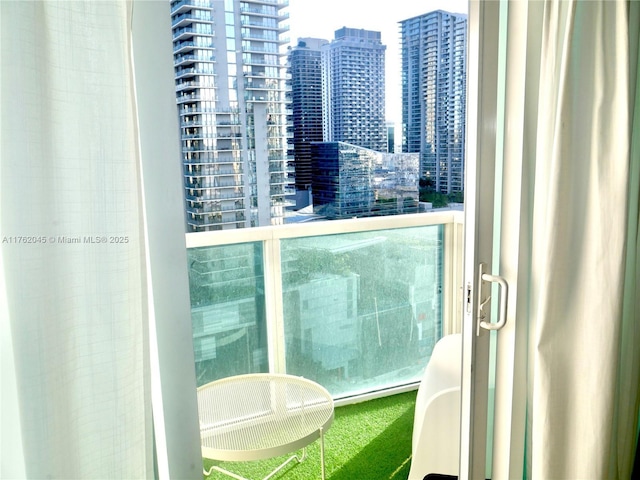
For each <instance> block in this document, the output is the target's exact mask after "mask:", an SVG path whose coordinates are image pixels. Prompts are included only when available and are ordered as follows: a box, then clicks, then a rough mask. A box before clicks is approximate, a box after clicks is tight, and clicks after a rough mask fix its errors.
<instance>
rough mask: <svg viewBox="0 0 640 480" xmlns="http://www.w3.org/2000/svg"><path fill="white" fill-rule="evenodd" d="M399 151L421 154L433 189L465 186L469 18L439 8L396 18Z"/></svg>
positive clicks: (446, 190)
mask: <svg viewBox="0 0 640 480" xmlns="http://www.w3.org/2000/svg"><path fill="white" fill-rule="evenodd" d="M400 30H401V35H402V46H401V50H402V151H403V152H420V175H421V176H422V177H427V178H429V179H430V180H432V181H433V184H434V187H435V189H436V191H438V192H441V193H447V194H448V193H453V192H460V191H462V190H463V189H464V150H465V116H466V85H467V81H466V78H467V67H466V49H467V17H466V15H462V14H455V13H448V12H444V11H441V10H438V11H434V12H430V13H427V14H424V15H420V16H417V17H413V18H409V19H407V20H403V21H401V22H400Z"/></svg>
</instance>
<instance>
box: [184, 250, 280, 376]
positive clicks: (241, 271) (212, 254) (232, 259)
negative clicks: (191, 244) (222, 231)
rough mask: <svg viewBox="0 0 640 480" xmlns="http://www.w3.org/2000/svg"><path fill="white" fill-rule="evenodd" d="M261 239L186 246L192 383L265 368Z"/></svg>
mask: <svg viewBox="0 0 640 480" xmlns="http://www.w3.org/2000/svg"><path fill="white" fill-rule="evenodd" d="M262 250H263V248H262V243H260V242H257V243H243V244H234V245H225V246H213V247H203V248H190V249H188V250H187V252H188V262H189V288H190V295H191V321H192V329H193V347H194V353H195V367H196V377H197V383H198V386H200V385H204V384H205V383H208V382H211V381H213V380H217V379H219V378H223V377H228V376H232V375H239V374H243V373H256V372H266V371H268V362H267V335H266V323H265V308H264V273H263V266H262V255H263V254H262Z"/></svg>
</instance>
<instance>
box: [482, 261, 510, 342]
mask: <svg viewBox="0 0 640 480" xmlns="http://www.w3.org/2000/svg"><path fill="white" fill-rule="evenodd" d="M485 267H486V265H485V264H484V263H481V264H480V266H479V268H478V296H479V299H478V314H477V322H478V323H477V328H476V335H480V328H484V329H485V330H500V329H501V328H502V327H504V326H505V324H506V323H507V298H508V297H509V285H508V284H507V281H506V280H505V279H504V277H501V276H499V275H491V274H489V273H484V269H485ZM485 283H497V284H498V285H500V289H501V292H500V310H499V313H498V321H497V322H496V323H491V322H489V321H486V320H484V319H485V318H486V317H487V313H486V312H485V310H484V307H485V306H486V305H487V304H488V303H489V301H490V300H491V295H489V296H488V297H486V298H485V299H483V298H482V292H483V288H482V287H483V285H484V284H485Z"/></svg>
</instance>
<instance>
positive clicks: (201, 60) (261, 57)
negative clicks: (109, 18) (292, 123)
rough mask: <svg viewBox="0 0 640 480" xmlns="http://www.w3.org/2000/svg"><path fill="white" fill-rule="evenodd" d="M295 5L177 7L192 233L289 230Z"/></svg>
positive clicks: (271, 0) (283, 1) (206, 0)
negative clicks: (289, 73) (288, 59)
mask: <svg viewBox="0 0 640 480" xmlns="http://www.w3.org/2000/svg"><path fill="white" fill-rule="evenodd" d="M287 4H288V2H287V0H242V1H241V0H224V1H221V0H177V1H173V2H171V19H172V32H173V53H174V66H175V83H176V98H177V104H178V112H179V117H180V132H181V140H182V164H183V176H184V188H185V207H186V217H187V220H186V221H187V226H186V229H187V231H188V232H194V231H208V230H223V229H235V228H245V227H253V226H262V225H271V224H280V223H283V219H284V209H285V206H286V205H287V204H288V200H287V195H290V194H292V192H293V189H292V186H291V180H290V179H289V177H288V174H289V171H290V167H289V166H288V158H287V155H288V153H287V143H286V113H287V112H286V110H285V88H286V86H285V73H286V72H285V66H284V64H283V62H282V61H281V59H282V56H283V55H284V54H285V53H284V52H283V49H282V46H283V45H284V44H286V43H288V38H284V37H283V34H284V33H285V32H286V31H287V30H288V26H287V25H285V24H284V23H283V22H284V21H285V20H286V19H287V18H288V14H287V13H286V12H284V10H283V8H284V7H285V6H286V5H287Z"/></svg>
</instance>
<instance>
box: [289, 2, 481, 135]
mask: <svg viewBox="0 0 640 480" xmlns="http://www.w3.org/2000/svg"><path fill="white" fill-rule="evenodd" d="M467 3H468V2H467V0H289V9H288V11H289V22H288V23H289V26H290V31H289V32H288V34H289V37H290V39H291V45H292V46H294V45H295V44H296V43H297V41H298V38H301V37H314V38H324V39H326V40H332V39H333V37H334V32H335V31H336V30H338V29H339V28H342V27H349V28H364V29H365V30H374V31H378V32H381V36H382V43H383V44H384V45H386V46H387V50H386V53H385V62H386V70H387V73H386V77H385V81H386V85H385V88H386V97H387V99H386V116H387V120H391V121H395V122H397V124H398V127H399V123H400V121H401V118H402V117H401V110H400V105H401V95H402V92H401V90H400V26H399V24H398V22H400V21H402V20H406V19H408V18H412V17H416V16H418V15H422V14H425V13H428V12H431V11H433V10H445V11H448V12H453V13H467V9H468V7H467ZM285 36H286V34H285Z"/></svg>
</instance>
